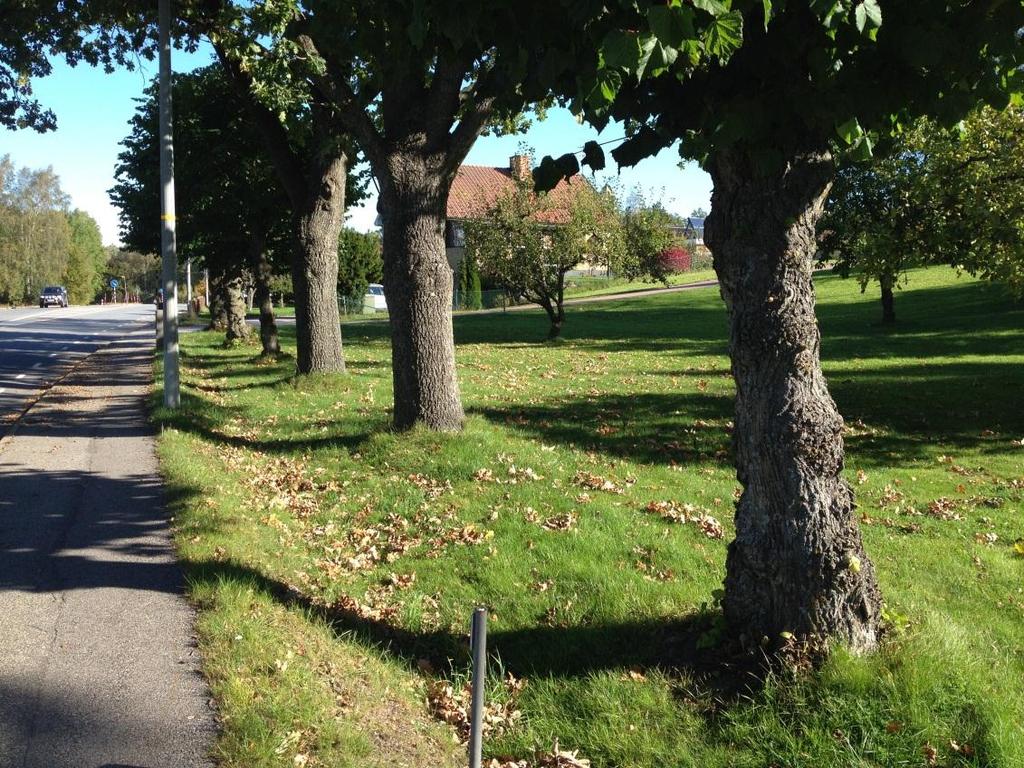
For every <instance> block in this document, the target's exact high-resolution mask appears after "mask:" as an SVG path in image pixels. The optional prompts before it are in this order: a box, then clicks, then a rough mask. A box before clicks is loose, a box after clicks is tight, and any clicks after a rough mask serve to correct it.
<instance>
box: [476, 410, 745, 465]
mask: <svg viewBox="0 0 1024 768" xmlns="http://www.w3.org/2000/svg"><path fill="white" fill-rule="evenodd" d="M471 412H472V413H477V414H480V415H482V416H483V417H484V418H486V419H488V420H489V421H492V422H495V423H498V424H504V425H506V426H510V427H514V428H518V429H522V430H525V431H527V432H530V433H532V434H534V435H535V436H536V437H537V438H538V439H540V440H541V441H543V442H545V443H560V444H563V445H565V444H568V445H572V446H575V447H577V448H581V449H584V450H591V451H596V452H599V453H605V454H609V455H613V456H618V457H621V458H626V459H629V460H631V461H639V462H646V463H650V464H667V463H669V462H676V463H677V464H683V463H694V462H697V461H715V460H721V459H723V458H727V456H726V455H725V453H723V452H727V451H728V447H729V441H730V438H729V435H728V433H727V432H726V429H725V426H724V424H725V422H727V421H728V420H729V419H731V418H732V398H731V397H727V396H721V395H710V394H700V395H697V394H678V395H671V394H653V393H646V394H635V395H634V394H623V395H605V396H602V397H593V398H586V399H568V398H565V399H561V400H557V401H551V402H549V403H544V404H539V405H530V406H521V405H519V404H517V403H512V404H509V405H508V406H503V407H497V406H490V407H484V408H474V409H471ZM712 422H719V423H718V424H715V423H712Z"/></svg>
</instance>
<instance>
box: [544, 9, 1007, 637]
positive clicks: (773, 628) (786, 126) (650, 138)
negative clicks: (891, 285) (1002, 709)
mask: <svg viewBox="0 0 1024 768" xmlns="http://www.w3.org/2000/svg"><path fill="white" fill-rule="evenodd" d="M884 16H885V22H884V24H883V23H882V17H883V14H882V7H881V5H880V4H879V2H878V1H877V0H825V1H824V2H822V1H821V0H808V2H787V3H772V2H754V1H753V0H737V1H736V2H734V3H732V4H731V6H730V5H729V4H726V3H720V2H714V1H712V0H700V2H694V3H693V4H692V5H691V4H688V3H687V4H683V3H681V2H675V1H674V0H673V2H669V3H666V4H664V5H661V4H659V5H658V6H656V7H655V6H651V7H648V6H646V5H644V6H637V5H634V4H632V3H622V4H619V5H616V6H612V7H611V8H610V10H609V12H608V13H606V14H605V15H603V16H602V17H600V18H599V19H598V20H597V21H595V22H594V23H592V24H590V25H589V27H588V28H587V30H586V32H585V34H586V35H587V36H588V37H589V38H590V39H591V40H592V41H593V42H594V43H595V44H596V46H597V47H598V48H599V49H600V55H599V56H596V57H592V58H591V59H581V61H580V66H579V67H578V69H577V72H576V78H575V80H573V81H571V82H570V81H568V80H562V81H559V84H560V86H561V87H562V88H563V90H562V93H563V94H565V95H567V96H568V97H570V98H572V99H574V100H575V104H576V105H577V106H578V108H579V109H581V110H584V109H585V110H586V111H587V112H588V113H589V115H590V119H592V120H593V121H594V122H596V124H597V125H599V126H600V125H603V124H605V123H607V121H608V120H609V119H610V118H612V117H617V118H619V119H624V120H627V121H630V124H631V125H632V126H634V131H633V133H632V136H631V138H630V139H629V140H627V141H626V142H624V143H623V144H622V145H621V146H620V147H618V148H617V149H616V150H614V151H613V153H612V154H613V155H614V156H615V157H616V159H617V160H618V161H619V163H620V164H626V165H629V164H632V163H635V162H636V161H637V160H638V159H640V158H642V157H644V156H647V155H649V154H652V153H653V152H655V151H657V150H659V149H661V148H664V147H665V146H668V145H670V144H671V143H673V142H674V141H676V140H678V139H682V140H683V141H682V142H681V145H680V146H681V150H680V151H681V152H682V153H683V155H684V157H685V158H688V159H696V160H699V161H700V162H701V163H702V164H703V165H704V167H705V168H706V169H707V170H708V171H709V172H710V174H711V177H712V180H713V182H714V192H713V195H712V201H711V203H712V205H711V214H710V216H709V217H708V218H707V220H706V222H705V242H706V243H707V244H708V246H709V247H710V249H711V252H712V255H713V257H714V266H715V270H716V272H717V274H718V278H719V285H720V289H721V292H722V297H723V299H724V300H725V304H726V308H727V310H728V314H729V324H730V343H729V351H730V356H731V359H732V372H733V378H734V380H735V383H736V418H735V430H734V450H735V463H736V467H737V477H738V479H739V480H740V482H741V484H742V485H743V493H742V495H741V497H740V500H739V502H738V504H737V507H736V539H735V540H734V541H733V542H732V544H731V545H730V547H729V554H728V558H727V562H726V578H725V594H724V598H723V602H722V605H723V611H724V614H725V618H726V621H727V623H728V624H729V626H730V627H731V628H732V630H733V631H734V633H735V634H736V635H737V636H738V637H739V638H740V639H741V640H743V641H744V642H745V643H748V644H751V645H753V644H760V643H762V642H763V643H765V644H771V645H781V644H783V642H784V641H783V640H781V639H780V638H782V637H787V638H788V637H790V636H792V637H795V638H796V639H797V640H798V641H805V642H808V643H810V644H811V645H812V646H813V647H825V646H826V644H827V642H828V641H829V640H837V641H839V642H841V643H843V644H845V645H846V646H848V647H849V648H851V649H852V650H854V651H866V650H870V649H872V648H874V647H875V646H876V644H877V642H878V634H879V624H880V616H881V597H880V593H879V590H878V585H877V581H876V579H875V574H874V568H873V566H872V564H871V562H870V560H869V559H868V557H867V555H866V553H865V551H864V547H863V544H862V541H861V537H860V532H859V530H858V528H857V525H856V523H855V521H854V518H853V509H854V502H853V498H854V494H853V490H852V488H851V487H850V485H849V484H848V483H847V482H846V481H845V480H844V479H843V476H842V470H843V462H844V452H843V440H842V430H843V421H842V417H841V416H840V415H839V412H838V410H837V408H836V406H835V403H834V402H833V400H832V398H831V396H830V395H829V393H828V387H827V385H826V382H825V379H824V376H823V375H822V372H821V365H820V359H819V344H820V335H819V331H818V327H817V324H816V320H815V313H814V289H813V285H812V282H811V272H812V264H813V258H814V252H815V246H816V238H815V229H816V225H817V222H818V219H819V218H820V216H821V213H822V209H823V206H824V201H825V198H826V196H827V194H828V190H829V186H830V184H831V182H832V179H833V175H834V157H835V154H836V151H837V147H838V148H839V149H841V150H842V151H846V152H850V153H851V154H852V155H854V156H867V155H869V154H870V153H871V151H872V149H873V147H874V146H875V145H876V144H877V143H878V139H879V138H881V137H882V136H884V135H886V134H891V133H893V132H898V131H899V129H900V128H901V127H903V126H905V125H907V124H908V123H909V122H910V121H911V120H912V119H913V118H914V117H915V116H917V115H920V114H926V113H934V114H935V115H937V116H938V117H939V118H940V119H941V120H943V121H944V122H947V123H951V122H955V121H956V120H958V119H960V118H961V117H962V116H963V115H964V114H965V113H966V112H967V111H969V110H970V109H971V108H972V107H973V106H974V105H976V104H977V103H978V102H979V101H982V100H990V101H992V102H994V103H999V104H1003V105H1005V104H1006V103H1007V100H1008V98H1011V95H1012V94H1014V93H1017V92H1019V91H1020V90H1021V82H1022V80H1024V75H1022V73H1021V70H1020V69H1019V67H1020V64H1021V61H1022V56H1021V40H1020V36H1019V34H1018V30H1020V29H1021V28H1022V26H1024V3H1021V2H1019V1H1018V2H1004V3H948V4H947V3H934V2H929V1H928V0H907V1H906V2H899V3H896V2H893V3H886V4H885V14H884ZM741 43H742V45H741ZM709 59H710V60H709ZM588 66H589V68H588ZM581 86H582V87H581ZM585 161H586V162H588V164H590V165H591V166H592V167H599V166H601V165H603V162H604V160H603V151H602V150H601V148H600V147H599V146H598V145H597V144H596V143H592V144H588V146H587V147H586V149H585ZM575 164H576V160H575V158H574V157H564V158H561V159H560V160H554V159H551V158H545V160H544V161H543V162H542V163H541V166H540V168H539V169H538V174H537V177H538V181H539V182H540V183H541V185H542V186H550V185H551V183H552V182H553V181H554V180H555V179H557V178H558V177H559V176H561V175H565V174H566V173H567V172H570V171H572V170H573V166H574V165H575ZM782 633H786V634H785V635H783V634H782Z"/></svg>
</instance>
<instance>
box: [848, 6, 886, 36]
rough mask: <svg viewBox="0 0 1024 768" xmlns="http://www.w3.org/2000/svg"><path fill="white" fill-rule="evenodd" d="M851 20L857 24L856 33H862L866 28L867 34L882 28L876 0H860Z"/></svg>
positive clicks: (880, 10)
mask: <svg viewBox="0 0 1024 768" xmlns="http://www.w3.org/2000/svg"><path fill="white" fill-rule="evenodd" d="M853 18H854V21H855V22H856V24H857V31H858V32H863V31H864V28H865V27H867V29H868V34H869V35H870V34H871V33H872V32H873V31H875V30H877V29H878V28H879V27H880V26H882V9H881V8H880V7H879V5H878V0H862V2H860V3H858V4H857V7H856V8H854V10H853Z"/></svg>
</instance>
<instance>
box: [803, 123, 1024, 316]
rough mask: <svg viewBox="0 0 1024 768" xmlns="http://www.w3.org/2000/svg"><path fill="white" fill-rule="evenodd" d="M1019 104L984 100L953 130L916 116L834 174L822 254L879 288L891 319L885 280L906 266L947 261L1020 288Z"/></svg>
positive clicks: (1023, 215) (1023, 226)
mask: <svg viewBox="0 0 1024 768" xmlns="http://www.w3.org/2000/svg"><path fill="white" fill-rule="evenodd" d="M1022 132H1024V112H1022V110H1021V109H1020V108H1019V107H1008V108H1007V109H1005V110H1002V111H998V110H993V109H991V108H988V107H985V108H983V109H980V110H977V111H975V112H973V113H971V114H970V115H969V116H968V117H967V118H966V119H965V120H964V121H963V122H962V123H961V124H959V125H958V126H957V127H956V128H955V129H953V130H946V129H943V128H942V127H941V126H939V125H937V124H936V123H935V122H934V121H932V120H928V119H924V118H922V119H921V120H918V121H917V122H916V123H915V124H914V126H913V127H912V128H911V129H909V130H907V131H906V132H905V133H904V134H902V135H901V136H899V137H898V138H897V139H896V140H895V142H894V144H893V148H892V149H891V150H890V151H889V153H888V154H886V155H885V156H883V157H880V158H876V159H875V160H874V161H873V162H859V163H848V164H846V165H845V166H844V167H842V168H841V169H840V170H839V172H838V174H837V175H836V182H835V184H834V185H833V186H832V191H831V193H830V194H829V202H828V207H827V209H826V212H825V215H824V216H823V217H822V219H821V221H820V222H819V225H818V229H819V232H820V233H821V247H822V256H823V258H826V259H829V258H834V259H835V260H836V269H837V270H838V271H839V272H840V273H841V274H843V275H844V276H846V275H849V274H850V273H856V274H857V276H858V280H859V281H860V284H861V289H862V290H863V289H864V288H865V287H866V286H867V284H868V283H869V282H870V281H871V280H873V279H874V280H878V282H879V284H880V285H881V289H882V320H883V322H886V323H891V322H894V321H895V319H896V314H895V309H894V305H893V288H894V286H896V285H898V284H899V280H900V276H901V275H902V274H903V273H904V272H905V270H907V269H909V268H910V267H913V266H917V265H921V264H929V263H931V264H934V263H947V264H952V265H954V266H959V267H962V268H964V269H967V270H968V271H969V272H971V273H972V274H982V275H984V276H986V277H989V278H992V279H997V280H1003V281H1005V282H1006V283H1007V285H1008V286H1009V287H1010V288H1011V290H1013V291H1014V292H1015V293H1017V295H1021V294H1022V293H1024V268H1022V265H1024V193H1022V187H1021V184H1020V182H1021V180H1024V143H1022V141H1021V138H1020V137H1021V134H1022Z"/></svg>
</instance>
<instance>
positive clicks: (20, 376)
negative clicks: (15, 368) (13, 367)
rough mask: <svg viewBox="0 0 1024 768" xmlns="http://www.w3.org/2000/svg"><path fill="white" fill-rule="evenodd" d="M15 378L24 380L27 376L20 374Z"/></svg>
mask: <svg viewBox="0 0 1024 768" xmlns="http://www.w3.org/2000/svg"><path fill="white" fill-rule="evenodd" d="M14 378H16V379H24V378H25V374H24V373H19V374H18V375H17V376H15V377H14Z"/></svg>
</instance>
